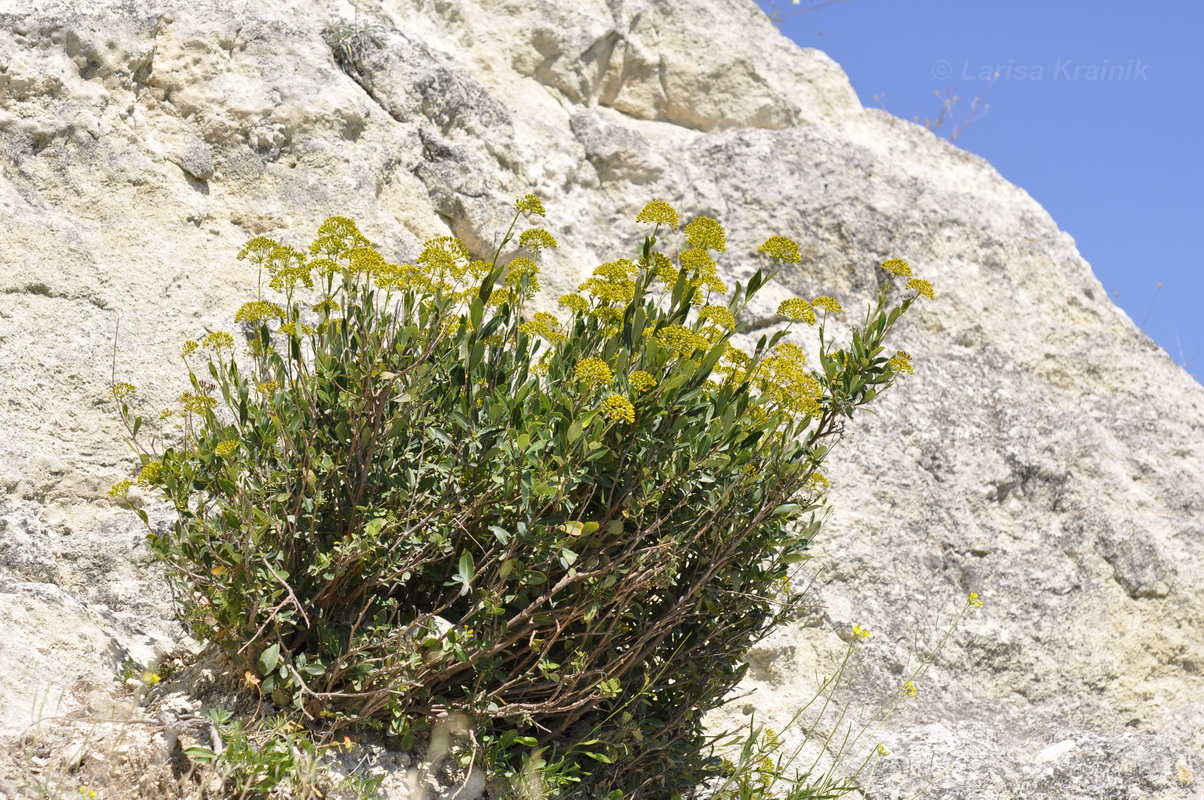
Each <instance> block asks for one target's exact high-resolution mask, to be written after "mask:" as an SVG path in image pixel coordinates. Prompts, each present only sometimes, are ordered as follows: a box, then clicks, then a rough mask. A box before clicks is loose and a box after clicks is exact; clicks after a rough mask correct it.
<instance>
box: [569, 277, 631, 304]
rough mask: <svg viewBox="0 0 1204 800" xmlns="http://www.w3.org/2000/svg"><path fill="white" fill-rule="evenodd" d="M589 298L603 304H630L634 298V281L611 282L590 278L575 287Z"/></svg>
mask: <svg viewBox="0 0 1204 800" xmlns="http://www.w3.org/2000/svg"><path fill="white" fill-rule="evenodd" d="M577 288H578V289H580V290H581V291H583V292H586V293H588V294H589V295H590V296H591V297H593V298H595V299H597V300H601V301H602V302H604V303H624V304H626V303H630V302H631V301H632V299H634V298H635V281H632V280H622V281H612V280H605V279H603V278H590V279H589V280H587V281H586V282H585V283H583V284H581V285H580V286H578V287H577Z"/></svg>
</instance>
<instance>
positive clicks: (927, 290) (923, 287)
mask: <svg viewBox="0 0 1204 800" xmlns="http://www.w3.org/2000/svg"><path fill="white" fill-rule="evenodd" d="M907 288H908V289H911V290H913V291H915V292H916V293H917V294H921V295H923V296H924V297H927V298H928V299H929V300H933V299H935V297H936V295H935V293H934V292H933V291H932V284H931V283H929V282H928V281H926V280H923V279H922V278H912V279H911V280H909V281H908V282H907Z"/></svg>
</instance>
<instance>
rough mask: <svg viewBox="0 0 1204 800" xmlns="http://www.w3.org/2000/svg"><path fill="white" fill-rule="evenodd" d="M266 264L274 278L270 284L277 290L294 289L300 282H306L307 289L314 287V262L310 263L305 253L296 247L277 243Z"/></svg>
mask: <svg viewBox="0 0 1204 800" xmlns="http://www.w3.org/2000/svg"><path fill="white" fill-rule="evenodd" d="M264 266H266V267H267V268H268V272H269V273H271V275H272V280H271V282H270V283H269V284H268V285H269V286H271V287H272V288H273V289H275V290H276V291H285V290H289V289H292V288H293V287H294V286H296V285H297V284H298V283H303V284H305V288H307V289H312V288H314V279H313V278H312V277H311V276H310V271H311V270H312V269H313V264H311V263H310V261H309V259H308V258H307V257H306V255H305V253H303V252H301V251H300V250H298V249H297V248H295V247H286V246H284V245H276V247H275V248H273V250H272V251H271V253H270V254H269V255H268V258H267V260H266V261H265V262H264Z"/></svg>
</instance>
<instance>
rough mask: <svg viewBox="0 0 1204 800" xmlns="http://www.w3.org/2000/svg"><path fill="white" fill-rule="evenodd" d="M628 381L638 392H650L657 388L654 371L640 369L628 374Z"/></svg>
mask: <svg viewBox="0 0 1204 800" xmlns="http://www.w3.org/2000/svg"><path fill="white" fill-rule="evenodd" d="M627 382H628V383H630V384H631V388H632V389H634V390H635V391H636V392H637V393H643V392H649V391H652V390H653V389H654V388H656V378H655V377H653V375H652V373H650V372H645V371H644V370H642V369H638V370H636V371H635V372H633V373H631V374H630V375H628V376H627Z"/></svg>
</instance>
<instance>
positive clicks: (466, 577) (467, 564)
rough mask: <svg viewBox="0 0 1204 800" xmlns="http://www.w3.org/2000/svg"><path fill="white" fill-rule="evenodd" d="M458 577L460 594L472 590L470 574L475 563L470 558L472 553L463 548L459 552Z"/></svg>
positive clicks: (474, 569)
mask: <svg viewBox="0 0 1204 800" xmlns="http://www.w3.org/2000/svg"><path fill="white" fill-rule="evenodd" d="M458 570H459V575H457V576H456V577H458V578H459V579H460V584H461V585H460V596H461V597H463V596H464V595H466V594H468V593H469V591H471V590H472V576H473V573H475V572H476V565H475V564H474V563H473V560H472V553H470V552H468V551H467V550H465V551H464V552H463V553H461V554H460V563H459V566H458Z"/></svg>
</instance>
